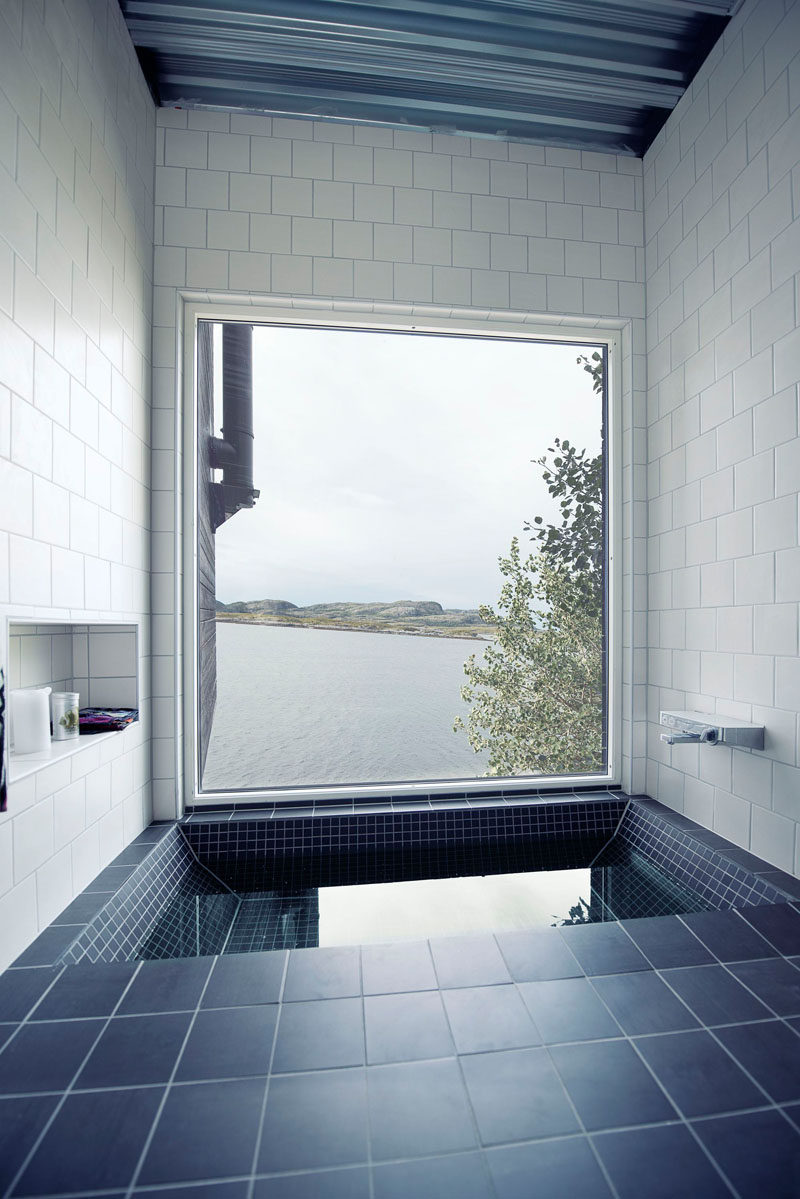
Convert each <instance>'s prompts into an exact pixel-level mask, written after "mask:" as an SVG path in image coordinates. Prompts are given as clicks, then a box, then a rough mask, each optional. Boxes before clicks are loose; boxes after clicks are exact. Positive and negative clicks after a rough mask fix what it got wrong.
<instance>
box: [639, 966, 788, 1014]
mask: <svg viewBox="0 0 800 1199" xmlns="http://www.w3.org/2000/svg"><path fill="white" fill-rule="evenodd" d="M764 960H765V961H774V960H776V959H770V958H766V959H764ZM662 978H663V979H664V981H665V982H666V983H668V984H669V985H670V986H671V987H672V989H673V990H674V991H677V992H678V994H679V995H680V997H681V999H682V1000H683V1002H684V1003H685V1004H687V1005H688V1007H690V1008H691V1010H692V1011H693V1012H694V1014H695V1015H696V1016H697V1018H698V1019H699V1020H700V1022H701V1023H702V1024H708V1025H713V1024H732V1023H733V1022H734V1021H737V1020H761V1019H767V1018H768V1017H769V1014H770V1013H769V1011H768V1010H767V1008H765V1007H764V1005H763V1003H761V1002H760V1001H759V1000H758V999H756V997H755V995H751V994H750V992H749V991H748V990H746V989H745V988H744V987H743V986H742V985H741V983H739V982H737V981H736V979H735V978H733V976H732V975H731V974H729V972H728V971H727V970H726V968H725V967H724V966H689V967H688V968H687V969H682V970H665V971H664V972H663V974H662Z"/></svg>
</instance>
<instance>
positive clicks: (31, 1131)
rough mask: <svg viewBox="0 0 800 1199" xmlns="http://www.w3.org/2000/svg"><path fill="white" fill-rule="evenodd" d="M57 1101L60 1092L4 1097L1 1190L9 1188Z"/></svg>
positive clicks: (0, 1104) (1, 1109) (0, 1120)
mask: <svg viewBox="0 0 800 1199" xmlns="http://www.w3.org/2000/svg"><path fill="white" fill-rule="evenodd" d="M57 1102H58V1096H56V1095H33V1096H31V1097H30V1098H28V1099H18V1098H14V1099H0V1194H3V1195H5V1194H6V1193H7V1192H8V1189H9V1187H10V1186H11V1183H12V1182H13V1181H14V1178H15V1177H16V1174H17V1171H18V1170H19V1168H20V1166H21V1165H22V1163H23V1162H24V1161H25V1158H26V1157H27V1156H28V1154H29V1153H30V1151H31V1149H32V1148H33V1146H34V1144H35V1142H36V1138H37V1137H38V1136H39V1134H40V1132H41V1131H42V1129H43V1128H44V1126H45V1124H46V1123H47V1121H48V1120H49V1119H50V1117H51V1116H52V1114H53V1112H54V1111H55V1106H56V1103H57Z"/></svg>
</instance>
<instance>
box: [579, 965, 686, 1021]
mask: <svg viewBox="0 0 800 1199" xmlns="http://www.w3.org/2000/svg"><path fill="white" fill-rule="evenodd" d="M592 985H593V986H594V989H595V990H596V991H597V993H598V995H599V996H600V998H601V999H602V1000H603V1002H604V1003H605V1004H607V1005H608V1007H609V1008H610V1009H611V1013H612V1015H613V1016H614V1017H615V1019H616V1020H617V1021H618V1022H619V1024H620V1025H621V1026H622V1029H623V1031H624V1032H626V1033H627V1034H628V1036H635V1035H637V1034H639V1033H656V1032H677V1031H678V1030H679V1029H683V1028H696V1027H697V1020H696V1019H695V1017H694V1016H693V1015H692V1013H691V1012H690V1011H689V1009H688V1008H687V1007H686V1005H685V1004H683V1003H681V1001H680V999H678V998H677V997H676V996H675V995H674V994H673V992H672V991H671V990H670V989H669V987H668V986H667V985H666V984H665V983H663V982H662V981H661V979H660V978H659V977H658V975H657V974H654V973H653V972H652V971H651V970H646V971H645V970H640V971H637V972H636V973H634V974H606V975H600V976H598V977H596V978H594V979H593V980H592Z"/></svg>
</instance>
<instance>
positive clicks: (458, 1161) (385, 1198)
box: [298, 1153, 494, 1199]
mask: <svg viewBox="0 0 800 1199" xmlns="http://www.w3.org/2000/svg"><path fill="white" fill-rule="evenodd" d="M372 1177H373V1186H374V1191H375V1199H408V1197H409V1196H410V1195H419V1196H423V1195H425V1196H427V1195H430V1196H431V1197H433V1196H437V1197H440V1199H446V1197H447V1196H453V1199H494V1191H493V1190H492V1185H491V1183H490V1181H489V1174H488V1170H487V1167H486V1162H485V1160H484V1158H483V1155H482V1154H480V1153H459V1154H456V1155H454V1156H452V1157H429V1158H426V1159H425V1161H415V1162H414V1161H411V1162H389V1163H386V1164H384V1165H377V1166H375V1167H374V1169H373V1172H372ZM298 1199H301V1197H300V1196H299V1195H298ZM302 1199H306V1197H305V1196H303V1197H302ZM315 1199H316V1196H315ZM342 1199H350V1196H349V1195H345V1194H344V1192H342Z"/></svg>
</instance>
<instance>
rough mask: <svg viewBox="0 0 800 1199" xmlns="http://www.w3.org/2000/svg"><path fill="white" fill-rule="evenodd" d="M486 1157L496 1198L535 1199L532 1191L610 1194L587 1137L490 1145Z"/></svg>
mask: <svg viewBox="0 0 800 1199" xmlns="http://www.w3.org/2000/svg"><path fill="white" fill-rule="evenodd" d="M486 1158H487V1161H488V1163H489V1170H490V1173H491V1175H492V1180H493V1182H494V1186H495V1191H496V1193H497V1199H532V1196H533V1195H541V1196H543V1197H544V1196H548V1197H549V1196H552V1197H553V1199H556V1196H558V1199H567V1196H569V1199H606V1197H607V1196H609V1197H610V1195H611V1191H610V1189H609V1187H608V1183H607V1182H606V1180H605V1178H604V1177H603V1173H602V1171H601V1169H600V1166H599V1165H598V1164H597V1159H596V1157H595V1156H594V1154H593V1153H592V1150H591V1147H590V1145H589V1141H588V1138H587V1137H567V1138H566V1139H564V1140H561V1141H542V1142H539V1143H538V1144H532V1145H513V1146H508V1147H506V1148H503V1149H489V1150H487V1153H486ZM533 1180H535V1182H534V1181H533ZM533 1187H535V1190H534V1189H533Z"/></svg>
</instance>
